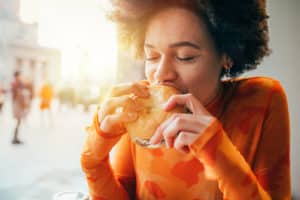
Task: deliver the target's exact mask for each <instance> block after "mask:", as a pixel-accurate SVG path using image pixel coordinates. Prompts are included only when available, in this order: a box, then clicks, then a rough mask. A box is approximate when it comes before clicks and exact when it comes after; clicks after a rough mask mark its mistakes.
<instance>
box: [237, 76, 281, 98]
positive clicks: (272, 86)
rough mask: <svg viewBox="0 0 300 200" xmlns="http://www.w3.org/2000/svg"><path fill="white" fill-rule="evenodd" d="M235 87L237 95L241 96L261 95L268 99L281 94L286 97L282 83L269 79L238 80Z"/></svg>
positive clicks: (251, 78)
mask: <svg viewBox="0 0 300 200" xmlns="http://www.w3.org/2000/svg"><path fill="white" fill-rule="evenodd" d="M234 85H236V91H235V93H237V94H239V95H250V96H251V95H254V96H255V95H260V96H262V97H263V96H265V97H268V96H270V95H271V96H273V95H274V94H279V95H281V96H285V92H284V89H283V87H282V85H281V83H280V82H279V81H278V80H276V79H273V78H269V77H250V78H238V79H236V80H234Z"/></svg>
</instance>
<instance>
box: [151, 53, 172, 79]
mask: <svg viewBox="0 0 300 200" xmlns="http://www.w3.org/2000/svg"><path fill="white" fill-rule="evenodd" d="M176 78H177V73H176V70H175V67H174V66H173V64H172V62H171V60H170V59H168V58H167V57H163V58H162V59H161V60H160V62H159V63H158V65H157V67H156V69H155V72H154V79H155V81H156V82H158V83H164V82H170V81H174V80H175V79H176Z"/></svg>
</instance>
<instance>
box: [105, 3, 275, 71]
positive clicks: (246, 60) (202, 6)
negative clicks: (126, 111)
mask: <svg viewBox="0 0 300 200" xmlns="http://www.w3.org/2000/svg"><path fill="white" fill-rule="evenodd" d="M111 1H112V3H113V8H114V9H113V11H112V12H110V13H109V15H108V16H109V18H110V19H112V20H113V21H115V22H116V23H117V24H118V31H119V41H120V44H121V46H122V47H125V48H131V49H133V50H134V52H135V55H136V57H137V58H143V57H144V50H143V46H144V38H145V30H146V26H147V22H148V21H149V19H150V18H151V16H153V14H155V13H156V12H159V11H160V10H161V9H163V8H166V7H170V6H176V7H182V8H185V9H188V10H190V11H192V12H193V13H194V14H196V15H197V16H199V17H200V18H201V19H202V20H203V21H204V23H205V24H206V26H207V27H208V30H209V32H210V34H211V36H212V38H213V40H214V43H215V47H216V49H217V51H218V52H219V53H220V54H225V55H227V56H228V57H229V58H230V59H231V61H232V63H233V66H232V67H231V70H230V76H231V77H236V76H238V75H240V74H241V73H243V72H245V71H248V70H252V69H255V68H256V66H257V65H258V64H259V63H260V62H261V61H262V59H263V57H264V56H266V55H269V54H270V52H271V51H270V49H269V47H268V41H269V36H268V24H267V19H268V16H267V14H266V9H265V7H266V5H265V0H243V1H241V0H226V1H224V0H164V1H161V0H111ZM224 74H225V70H224V69H223V71H222V72H221V76H223V75H224Z"/></svg>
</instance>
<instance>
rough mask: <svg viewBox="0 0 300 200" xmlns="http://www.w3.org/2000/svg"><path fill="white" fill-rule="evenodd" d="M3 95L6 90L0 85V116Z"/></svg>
mask: <svg viewBox="0 0 300 200" xmlns="http://www.w3.org/2000/svg"><path fill="white" fill-rule="evenodd" d="M5 93H6V90H5V89H4V87H3V85H2V84H1V83H0V114H1V113H2V109H3V106H4V100H5Z"/></svg>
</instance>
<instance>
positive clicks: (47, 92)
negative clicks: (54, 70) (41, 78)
mask: <svg viewBox="0 0 300 200" xmlns="http://www.w3.org/2000/svg"><path fill="white" fill-rule="evenodd" d="M53 95H54V90H53V86H52V84H51V83H50V82H49V81H45V82H44V83H43V84H42V86H41V88H40V90H39V100H40V104H39V107H40V111H41V114H42V117H41V123H43V121H45V122H46V115H48V122H49V124H51V125H53V119H52V112H51V103H52V99H53Z"/></svg>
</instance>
